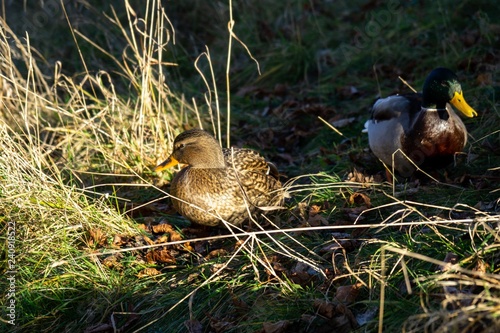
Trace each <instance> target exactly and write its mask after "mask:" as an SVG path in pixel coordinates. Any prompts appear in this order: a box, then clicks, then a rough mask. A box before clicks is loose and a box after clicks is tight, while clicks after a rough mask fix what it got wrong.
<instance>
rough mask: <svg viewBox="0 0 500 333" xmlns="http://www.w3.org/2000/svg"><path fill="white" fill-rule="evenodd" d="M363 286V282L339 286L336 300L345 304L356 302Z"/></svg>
mask: <svg viewBox="0 0 500 333" xmlns="http://www.w3.org/2000/svg"><path fill="white" fill-rule="evenodd" d="M362 286H363V284H362V283H361V282H358V283H356V284H353V285H350V286H340V287H338V288H337V292H336V293H335V300H336V301H338V302H340V303H343V304H345V305H349V304H352V303H354V301H355V300H356V298H357V297H358V294H359V290H360V289H361V287H362Z"/></svg>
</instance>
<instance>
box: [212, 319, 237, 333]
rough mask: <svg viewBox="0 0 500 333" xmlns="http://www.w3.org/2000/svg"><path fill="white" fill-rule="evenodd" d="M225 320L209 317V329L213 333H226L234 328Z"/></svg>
mask: <svg viewBox="0 0 500 333" xmlns="http://www.w3.org/2000/svg"><path fill="white" fill-rule="evenodd" d="M225 319H226V318H215V317H210V327H211V328H212V330H213V331H214V332H215V333H223V332H227V331H229V330H230V329H231V328H233V327H234V324H233V323H232V322H231V321H228V320H225Z"/></svg>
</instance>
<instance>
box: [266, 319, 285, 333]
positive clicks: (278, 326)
mask: <svg viewBox="0 0 500 333" xmlns="http://www.w3.org/2000/svg"><path fill="white" fill-rule="evenodd" d="M291 324H292V323H291V322H290V321H289V320H280V321H278V322H275V323H263V324H262V326H263V328H264V332H265V333H286V332H288V328H289V327H290V325H291Z"/></svg>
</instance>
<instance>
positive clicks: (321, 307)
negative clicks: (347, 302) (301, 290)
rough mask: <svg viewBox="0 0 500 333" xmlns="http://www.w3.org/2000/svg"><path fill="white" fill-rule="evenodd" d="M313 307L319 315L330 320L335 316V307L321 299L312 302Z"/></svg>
mask: <svg viewBox="0 0 500 333" xmlns="http://www.w3.org/2000/svg"><path fill="white" fill-rule="evenodd" d="M313 306H314V308H315V309H316V310H317V311H318V313H319V314H320V315H322V316H324V317H326V318H328V319H332V318H333V317H335V315H336V314H337V311H336V305H335V304H333V303H330V302H328V301H325V300H323V299H316V300H314V304H313Z"/></svg>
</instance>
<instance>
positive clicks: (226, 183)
mask: <svg viewBox="0 0 500 333" xmlns="http://www.w3.org/2000/svg"><path fill="white" fill-rule="evenodd" d="M177 164H187V166H186V167H184V168H183V169H181V170H180V172H178V173H177V174H176V175H175V177H174V179H173V180H172V182H171V185H170V195H171V196H172V199H173V200H172V204H173V207H174V209H175V210H176V211H177V212H178V213H179V214H181V215H182V216H184V217H186V218H187V219H189V220H190V221H192V222H194V223H197V224H200V225H205V226H217V225H219V224H220V223H221V220H224V221H226V222H229V223H231V224H233V225H240V224H242V223H243V222H244V221H245V220H247V219H248V218H249V214H253V213H255V212H256V211H257V210H258V209H266V208H267V209H271V208H272V207H274V208H276V207H277V206H279V205H281V203H282V201H283V195H282V187H281V183H280V181H279V180H278V170H277V169H276V167H275V166H274V165H273V164H271V163H268V162H266V160H265V159H264V158H263V157H262V156H261V155H259V153H257V152H256V151H254V150H251V149H244V148H230V149H228V148H225V149H222V148H221V146H220V145H219V143H218V142H217V140H215V138H214V137H213V136H212V135H210V134H209V133H208V132H206V131H204V130H201V129H192V130H188V131H185V132H183V133H181V134H179V135H178V136H177V137H176V138H175V140H174V147H173V152H172V154H171V155H170V157H169V158H168V159H167V160H165V161H164V162H163V163H161V164H160V165H158V166H157V167H156V168H155V171H156V172H158V171H161V170H164V169H167V168H170V167H173V166H175V165H177Z"/></svg>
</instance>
